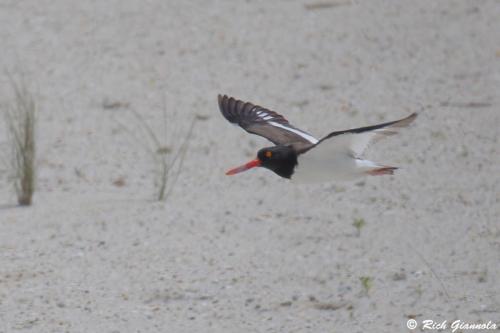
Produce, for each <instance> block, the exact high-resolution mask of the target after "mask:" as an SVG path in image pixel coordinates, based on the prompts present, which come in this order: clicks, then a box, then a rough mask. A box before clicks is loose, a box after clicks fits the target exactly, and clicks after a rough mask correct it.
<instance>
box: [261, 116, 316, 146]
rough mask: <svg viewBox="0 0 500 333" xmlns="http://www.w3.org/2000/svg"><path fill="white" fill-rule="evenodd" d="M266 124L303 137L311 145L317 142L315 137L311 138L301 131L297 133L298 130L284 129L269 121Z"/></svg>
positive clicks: (284, 127) (282, 126)
mask: <svg viewBox="0 0 500 333" xmlns="http://www.w3.org/2000/svg"><path fill="white" fill-rule="evenodd" d="M268 124H270V125H273V126H274V127H279V128H282V129H285V130H287V131H290V132H293V133H295V134H297V135H299V136H301V137H303V138H304V139H306V140H307V141H309V142H310V143H312V144H316V143H318V141H319V140H318V139H316V138H315V137H313V136H311V135H309V134H307V133H304V132H302V131H299V130H298V129H295V128H290V127H286V126H284V125H281V124H279V123H277V122H274V121H269V122H268Z"/></svg>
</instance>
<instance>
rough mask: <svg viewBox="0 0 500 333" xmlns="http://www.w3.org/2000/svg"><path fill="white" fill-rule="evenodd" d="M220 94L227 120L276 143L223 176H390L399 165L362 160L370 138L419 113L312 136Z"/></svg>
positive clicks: (310, 178)
mask: <svg viewBox="0 0 500 333" xmlns="http://www.w3.org/2000/svg"><path fill="white" fill-rule="evenodd" d="M218 99H219V109H220V111H221V112H222V115H223V116H224V117H225V118H226V119H227V120H228V121H229V122H230V123H233V124H235V125H239V126H240V127H241V128H243V129H244V130H245V131H247V132H249V133H252V134H257V135H260V136H263V137H264V138H266V139H268V140H269V141H271V142H272V143H274V144H275V145H274V146H272V147H266V148H262V149H260V150H259V151H258V152H257V157H256V158H255V159H254V160H252V161H250V162H248V163H246V164H243V165H242V166H239V167H237V168H234V169H231V170H229V171H227V172H226V175H234V174H237V173H240V172H243V171H246V170H249V169H252V168H255V167H263V168H266V169H269V170H271V171H273V172H274V173H276V174H277V175H279V176H281V177H283V178H288V179H291V180H293V181H297V182H302V183H311V182H326V181H334V180H354V179H356V178H359V177H363V176H366V175H370V176H379V175H392V174H393V173H394V170H396V169H397V167H392V166H386V165H381V164H378V163H375V162H372V161H369V160H366V159H364V158H363V157H362V155H363V153H364V151H365V150H366V149H367V147H368V146H369V145H370V144H371V143H373V142H376V141H378V140H379V139H381V138H383V137H385V136H389V135H393V134H396V133H397V131H398V130H399V129H400V128H402V127H406V126H408V125H409V124H410V123H411V122H412V121H413V120H415V118H416V117H417V113H412V114H411V115H409V116H408V117H406V118H403V119H400V120H396V121H390V122H386V123H383V124H378V125H373V126H366V127H360V128H353V129H348V130H343V131H335V132H332V133H330V134H328V135H326V136H325V137H323V138H321V139H316V138H315V137H314V136H312V135H311V134H309V133H307V132H305V131H303V130H301V129H299V128H297V127H295V126H293V125H291V124H290V123H289V122H288V120H286V119H285V118H284V117H283V116H282V115H280V114H278V113H276V112H274V111H271V110H269V109H266V108H263V107H261V106H258V105H255V104H252V103H248V102H243V101H240V100H237V99H234V98H233V97H228V96H226V95H224V96H222V95H219V96H218Z"/></svg>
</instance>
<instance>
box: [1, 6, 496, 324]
mask: <svg viewBox="0 0 500 333" xmlns="http://www.w3.org/2000/svg"><path fill="white" fill-rule="evenodd" d="M499 17H500V3H499V2H498V1H494V0H490V1H487V0H484V1H466V0H462V1H445V0H442V1H434V0H432V1H430V0H429V1H348V0H346V1H343V0H327V1H309V0H303V1H245V2H236V1H189V2H188V1H159V0H151V1H133V0H125V1H62V0H55V1H54V0H52V1H48V0H37V1H35V0H31V1H7V0H3V1H1V3H0V41H1V44H0V45H1V49H2V52H1V57H0V67H1V68H2V71H3V70H4V69H5V71H7V72H9V73H11V75H12V76H13V77H16V78H20V77H21V76H24V78H25V81H26V83H27V85H28V86H29V87H30V89H31V90H32V91H33V93H34V94H35V96H36V99H37V101H38V107H39V118H38V120H39V122H38V132H37V137H38V141H37V143H38V148H39V150H38V159H37V161H38V162H37V165H38V188H37V192H36V194H35V197H34V204H33V206H31V207H29V208H18V207H13V206H12V205H13V204H15V202H16V199H15V194H14V193H13V191H12V188H11V186H10V185H9V182H8V170H7V167H6V166H4V165H3V164H2V167H1V169H0V189H1V191H0V204H1V205H2V208H1V209H0V254H1V255H0V332H2V333H3V332H109V333H111V332H407V331H408V329H407V328H406V323H407V320H408V319H409V318H415V319H416V320H417V322H418V323H419V325H420V324H421V322H422V321H423V320H427V319H429V320H435V321H436V322H442V321H443V320H447V321H448V322H451V321H453V320H455V319H460V320H463V321H474V322H487V321H489V320H491V321H496V322H500V295H499V293H500V283H499V278H500V267H499V264H498V263H499V260H500V224H499V221H500V194H499V189H500V172H499V171H500V168H499V163H500V157H499V156H500V155H499V146H500V145H499V143H500V142H499V137H500V134H499V133H500V130H499V129H500V111H499V104H500V100H499V94H498V92H499V80H500V20H498V18H499ZM0 77H1V79H0V102H1V104H2V105H5V103H8V102H9V101H11V100H12V93H11V89H10V88H11V87H10V82H9V80H8V78H7V76H6V75H4V74H2V75H1V76H0ZM218 93H224V94H229V95H232V96H235V97H237V98H240V99H243V100H249V101H252V102H254V103H258V104H260V105H263V106H266V107H269V108H271V109H273V110H276V111H278V112H281V113H283V114H285V115H286V116H287V118H288V119H289V120H290V121H291V122H292V123H293V124H295V125H298V126H300V127H302V128H304V129H305V130H308V131H310V132H311V133H313V134H315V135H317V136H321V135H325V134H327V133H328V132H330V131H333V130H341V129H347V128H351V127H356V126H363V125H369V124H375V123H377V122H381V121H388V120H393V119H398V118H400V117H403V116H406V115H408V114H409V113H410V112H413V111H419V112H420V116H419V118H418V119H417V121H416V122H415V124H414V125H413V126H412V127H411V128H408V129H407V130H405V131H403V132H402V133H401V134H400V135H399V136H397V137H391V138H389V139H387V140H385V141H383V142H380V143H378V144H377V145H375V146H373V147H372V149H371V150H370V151H369V152H368V154H367V157H369V158H370V159H372V160H375V161H379V162H383V163H386V164H389V165H396V166H400V167H401V169H400V170H398V172H397V174H396V175H394V176H387V177H371V178H367V179H365V180H363V181H361V182H355V183H329V184H324V185H305V186H298V185H295V184H292V183H290V182H288V181H287V180H284V179H280V178H279V177H277V176H276V175H274V174H273V173H271V172H269V171H267V170H253V171H251V172H250V171H249V172H247V173H244V174H240V175H237V176H233V177H227V176H225V175H224V171H225V170H227V169H228V168H230V167H233V166H237V165H239V164H241V163H242V162H246V161H247V160H248V159H249V158H251V157H253V156H254V155H255V153H256V151H257V150H258V149H259V148H260V147H264V146H266V145H269V143H268V142H267V141H266V140H264V139H262V138H259V137H257V136H250V135H248V134H246V133H245V132H244V131H242V130H241V129H239V128H236V127H234V126H230V125H229V124H228V123H227V122H226V121H225V120H224V119H223V118H222V116H221V115H220V114H219V111H218V108H217V94H218ZM134 110H135V111H136V112H138V113H140V114H141V115H142V117H143V118H144V120H145V121H147V122H148V124H150V125H151V126H152V128H153V130H154V131H156V132H157V133H160V135H161V136H162V137H163V133H164V131H163V126H162V123H163V120H162V119H163V114H164V112H163V110H166V113H167V118H168V119H167V120H168V121H167V122H168V124H167V125H168V126H167V127H168V131H167V132H166V137H167V138H168V140H169V143H168V145H169V147H170V148H172V149H174V150H175V149H176V148H178V147H179V146H180V144H181V141H182V138H183V136H184V134H185V132H186V131H187V128H188V126H189V122H190V121H191V119H192V117H193V116H194V115H202V116H204V117H208V119H207V120H205V121H200V122H199V123H197V125H196V128H195V133H194V134H193V137H192V139H191V140H190V146H189V151H188V153H187V155H186V158H185V161H184V165H183V168H182V173H181V174H180V176H179V180H178V182H177V183H176V184H175V187H174V189H173V191H172V193H171V195H170V196H169V197H168V199H167V201H166V202H157V201H156V200H155V190H154V179H155V177H154V172H155V167H154V164H153V163H152V160H151V158H150V157H151V156H150V154H148V153H147V152H146V151H145V149H144V146H142V145H140V144H137V142H136V140H134V139H133V138H132V137H131V135H130V133H128V132H127V131H125V130H124V129H123V126H125V127H127V128H129V129H132V131H135V130H136V129H137V128H138V126H139V124H138V122H137V121H136V120H134V118H133V117H132V116H131V113H132V111H134ZM4 125H5V123H4V120H3V119H2V120H0V128H1V130H0V147H1V151H0V152H1V153H2V157H1V159H2V160H3V161H4V162H5V161H6V159H7V157H6V156H5V155H6V153H7V152H8V141H7V138H6V135H5V126H4ZM4 164H6V163H4ZM360 219H362V220H363V221H364V223H365V225H364V226H363V227H362V228H361V230H360V232H359V233H358V231H357V230H356V228H355V227H354V226H353V223H355V221H359V220H360ZM447 331H450V332H451V330H450V329H448V330H447Z"/></svg>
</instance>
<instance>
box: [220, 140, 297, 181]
mask: <svg viewBox="0 0 500 333" xmlns="http://www.w3.org/2000/svg"><path fill="white" fill-rule="evenodd" d="M296 165H297V153H296V152H295V151H294V150H293V148H292V147H291V146H274V147H268V148H262V149H261V150H259V152H258V153H257V158H256V159H254V160H252V161H250V162H248V163H246V164H244V165H242V166H240V167H237V168H234V169H231V170H229V171H228V172H226V175H234V174H236V173H239V172H242V171H246V170H248V169H251V168H254V167H258V166H260V167H263V168H266V169H269V170H271V171H274V172H275V173H276V174H277V175H279V176H281V177H284V178H290V177H291V176H292V174H293V170H294V169H295V166H296Z"/></svg>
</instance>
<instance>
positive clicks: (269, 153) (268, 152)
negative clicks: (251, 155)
mask: <svg viewBox="0 0 500 333" xmlns="http://www.w3.org/2000/svg"><path fill="white" fill-rule="evenodd" d="M265 155H266V157H267V158H271V157H272V156H273V153H272V152H270V151H269V150H268V151H266V154H265Z"/></svg>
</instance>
